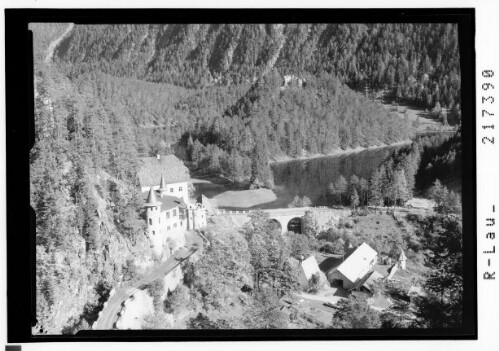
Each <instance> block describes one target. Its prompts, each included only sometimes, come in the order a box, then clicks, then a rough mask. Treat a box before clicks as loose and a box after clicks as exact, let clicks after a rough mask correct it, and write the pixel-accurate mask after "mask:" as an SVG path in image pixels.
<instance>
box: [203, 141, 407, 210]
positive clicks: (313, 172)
mask: <svg viewBox="0 0 499 351" xmlns="http://www.w3.org/2000/svg"><path fill="white" fill-rule="evenodd" d="M401 147H403V146H387V147H382V148H375V149H370V150H364V151H360V152H352V153H345V154H340V155H333V156H324V157H318V158H313V159H308V160H294V161H289V162H282V163H274V164H272V165H271V167H272V171H273V174H274V183H275V188H274V189H273V192H274V194H275V196H276V199H275V200H274V201H270V202H265V200H264V199H263V198H262V199H260V198H259V195H258V194H248V191H234V189H230V188H227V187H226V186H225V185H224V184H220V183H217V182H215V183H214V182H212V181H204V182H196V183H195V184H194V187H195V188H196V191H197V194H198V195H200V194H203V195H205V196H207V197H208V198H210V199H211V198H215V199H217V197H218V196H219V195H225V196H226V200H225V201H223V200H221V199H220V198H218V199H217V200H215V201H216V202H217V203H218V206H219V207H220V208H225V209H234V210H235V209H238V210H247V209H255V208H261V209H270V208H283V207H288V204H289V203H290V202H291V201H292V199H293V197H294V196H296V195H298V196H300V197H301V196H307V197H308V198H309V199H310V200H312V204H313V205H314V206H321V205H327V202H326V194H327V186H328V185H329V183H331V182H334V181H335V180H336V179H337V178H338V177H339V176H340V175H343V176H344V177H345V178H346V179H347V180H348V179H350V177H351V176H352V175H353V174H355V175H356V176H357V177H359V178H364V179H366V180H369V179H370V178H371V175H372V174H373V172H374V171H375V170H376V168H377V167H378V165H379V164H380V163H381V162H382V161H383V160H384V159H385V158H386V157H388V156H389V155H391V154H392V153H393V152H395V151H396V150H398V149H400V148H401ZM257 193H258V191H257ZM251 196H253V197H254V200H253V201H249V202H254V203H255V205H254V206H252V207H232V206H234V205H232V204H233V203H238V200H240V199H241V198H242V197H246V198H245V200H248V199H249V197H251ZM227 198H228V199H229V200H227ZM230 200H232V201H230ZM267 201H268V200H267ZM242 202H243V201H241V203H242ZM229 203H230V205H229ZM250 206H251V205H250Z"/></svg>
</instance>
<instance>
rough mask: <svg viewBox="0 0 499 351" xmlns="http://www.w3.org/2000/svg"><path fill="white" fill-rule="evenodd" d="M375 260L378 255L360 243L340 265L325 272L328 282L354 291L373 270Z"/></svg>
mask: <svg viewBox="0 0 499 351" xmlns="http://www.w3.org/2000/svg"><path fill="white" fill-rule="evenodd" d="M377 258H378V253H377V252H376V251H375V250H374V249H373V248H371V247H370V246H369V245H367V244H366V243H362V244H361V245H360V246H359V247H357V248H356V249H355V250H354V251H353V252H352V253H351V254H350V255H349V256H348V257H347V258H346V259H345V260H344V261H343V262H341V264H339V265H337V266H336V267H334V268H332V269H331V270H330V271H328V272H326V276H327V278H328V281H329V282H330V283H331V284H332V285H334V286H338V287H342V288H344V289H346V290H352V289H355V288H357V287H358V286H359V284H360V283H362V282H363V281H365V280H364V279H365V278H366V276H367V275H368V274H369V273H370V272H371V271H372V270H373V267H374V265H375V264H376V262H377Z"/></svg>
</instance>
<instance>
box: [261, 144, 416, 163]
mask: <svg viewBox="0 0 499 351" xmlns="http://www.w3.org/2000/svg"><path fill="white" fill-rule="evenodd" d="M411 143H412V140H402V141H397V142H396V143H391V144H381V145H374V146H369V147H362V146H359V147H356V148H354V149H352V148H349V149H346V150H342V149H338V150H334V151H332V152H330V153H328V154H309V155H303V156H298V157H294V158H293V157H290V156H277V157H273V158H271V160H270V162H269V163H270V164H271V165H272V164H278V163H286V162H292V161H306V160H311V159H315V158H321V157H331V156H341V155H349V154H353V153H358V152H362V151H366V150H375V149H380V148H384V147H390V146H404V145H410V144H411Z"/></svg>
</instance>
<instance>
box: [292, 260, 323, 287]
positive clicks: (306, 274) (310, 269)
mask: <svg viewBox="0 0 499 351" xmlns="http://www.w3.org/2000/svg"><path fill="white" fill-rule="evenodd" d="M289 263H290V264H291V266H292V267H294V268H298V282H299V283H300V285H301V287H302V288H305V289H306V288H308V287H309V281H310V279H311V278H312V276H313V275H314V274H318V275H319V285H320V286H322V285H325V284H326V283H327V278H326V276H325V275H324V273H322V271H321V270H320V268H319V264H318V263H317V260H316V259H315V257H314V256H310V257H309V258H307V259H306V260H296V259H294V258H290V259H289Z"/></svg>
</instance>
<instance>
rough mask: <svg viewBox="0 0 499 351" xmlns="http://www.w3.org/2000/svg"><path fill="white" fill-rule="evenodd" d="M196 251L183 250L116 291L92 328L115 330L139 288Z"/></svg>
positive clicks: (169, 270)
mask: <svg viewBox="0 0 499 351" xmlns="http://www.w3.org/2000/svg"><path fill="white" fill-rule="evenodd" d="M196 251H197V249H195V250H193V249H191V250H187V249H185V248H181V249H179V250H177V251H176V252H175V253H174V254H173V255H172V256H171V257H170V258H169V259H167V260H166V261H165V262H163V263H162V264H161V265H160V266H158V267H156V268H155V269H154V270H153V271H151V272H150V273H149V274H147V275H146V276H144V277H143V278H142V279H141V280H139V281H138V282H135V283H133V284H131V285H127V286H123V287H120V288H118V289H116V291H115V293H114V294H113V295H112V296H111V297H110V298H109V299H108V300H107V302H106V303H105V305H104V309H103V310H102V311H101V313H100V315H99V318H98V319H97V321H96V322H95V323H94V325H93V326H92V329H103V330H109V329H114V328H115V323H116V320H117V319H118V313H119V312H120V311H121V309H122V307H123V304H124V302H125V301H126V300H127V299H128V298H129V297H130V296H132V295H133V294H135V293H136V292H137V291H139V289H138V288H139V286H141V285H143V284H147V283H150V282H153V281H155V280H156V279H158V278H162V277H164V276H165V275H167V274H168V273H170V272H171V271H172V270H173V269H174V268H175V267H177V266H178V265H179V264H180V263H181V262H182V261H184V260H186V259H188V258H189V257H190V256H191V255H192V254H193V253H194V252H196Z"/></svg>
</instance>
